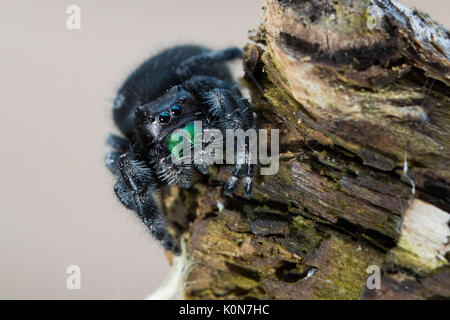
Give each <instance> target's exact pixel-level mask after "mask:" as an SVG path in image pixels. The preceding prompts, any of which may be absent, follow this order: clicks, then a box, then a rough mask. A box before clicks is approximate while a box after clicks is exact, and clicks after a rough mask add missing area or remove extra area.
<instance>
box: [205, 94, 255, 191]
mask: <svg viewBox="0 0 450 320" xmlns="http://www.w3.org/2000/svg"><path fill="white" fill-rule="evenodd" d="M205 98H206V99H207V102H208V104H209V106H210V113H211V115H212V116H213V117H215V118H216V119H218V124H219V127H220V129H221V130H222V132H223V133H224V134H225V135H226V136H227V131H228V130H231V131H232V132H234V133H236V134H237V133H238V131H237V130H239V129H240V130H241V132H240V133H241V134H243V135H244V136H243V137H241V138H242V140H241V143H243V145H244V150H237V155H236V154H235V155H234V156H235V157H234V161H235V162H234V163H235V166H234V169H233V171H232V176H231V177H230V178H229V179H228V181H227V182H226V183H225V186H224V190H225V194H227V195H230V194H232V193H234V192H235V190H236V187H237V184H238V182H239V179H240V178H241V177H243V178H242V188H243V193H244V196H245V197H247V198H249V197H250V196H251V192H252V186H253V174H254V171H255V163H254V161H252V160H253V159H252V154H254V153H252V152H251V149H253V150H255V148H256V140H252V139H250V137H249V141H248V142H247V141H245V139H246V137H247V135H246V134H244V133H247V130H249V129H254V121H253V113H252V109H251V106H250V103H249V102H248V101H247V100H246V99H245V98H243V97H242V95H241V93H240V92H239V90H238V89H237V88H236V87H235V86H232V87H230V88H228V89H225V88H215V89H213V90H211V91H209V92H208V93H207V94H206V95H205ZM255 134H256V131H255ZM250 136H251V135H250ZM232 139H233V141H232V142H231V145H232V146H233V151H234V143H235V141H234V135H233V137H232ZM253 144H254V145H253ZM228 145H229V144H228V142H227V146H228ZM237 147H238V148H239V143H238V144H237ZM242 151H243V152H242ZM254 160H256V159H254Z"/></svg>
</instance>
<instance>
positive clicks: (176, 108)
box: [170, 105, 181, 117]
mask: <svg viewBox="0 0 450 320" xmlns="http://www.w3.org/2000/svg"><path fill="white" fill-rule="evenodd" d="M170 111H171V113H172V114H173V115H174V116H176V117H177V116H179V115H180V114H181V107H180V106H179V105H174V106H172V109H171V110H170Z"/></svg>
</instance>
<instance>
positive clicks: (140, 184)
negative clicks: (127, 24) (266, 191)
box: [106, 46, 254, 254]
mask: <svg viewBox="0 0 450 320" xmlns="http://www.w3.org/2000/svg"><path fill="white" fill-rule="evenodd" d="M241 55H242V51H241V50H240V49H238V48H230V49H226V50H222V51H216V52H214V51H210V50H208V49H206V48H203V47H199V46H177V47H173V48H170V49H167V50H164V51H162V52H161V53H159V54H157V55H156V56H154V57H152V58H150V59H149V60H147V61H146V62H144V63H143V64H142V65H141V66H140V67H139V68H138V69H137V70H135V71H134V72H133V73H132V74H131V75H130V76H129V77H128V79H127V80H126V81H125V83H124V84H123V85H122V87H121V88H120V89H119V92H118V94H117V97H116V99H115V101H114V109H113V116H114V122H115V123H116V125H117V127H118V128H119V130H120V131H121V132H122V134H123V135H124V136H125V138H121V137H118V136H115V135H111V136H110V138H109V139H108V144H109V145H110V147H111V148H112V149H113V151H112V152H110V153H108V154H107V155H106V166H107V167H108V168H109V169H110V170H111V171H112V172H113V173H114V174H115V175H116V176H117V179H118V180H117V182H116V184H115V186H114V190H115V193H116V195H117V196H118V198H119V199H120V201H121V202H122V204H123V205H124V206H125V207H127V208H128V209H131V210H133V211H135V212H136V213H137V214H138V215H139V217H140V218H141V219H142V221H143V222H144V224H145V225H146V226H147V227H148V228H149V229H150V231H151V233H152V234H153V236H154V237H155V238H156V239H157V240H159V241H160V242H161V244H162V245H163V247H164V248H165V249H167V250H172V251H173V252H174V253H175V254H178V253H179V246H178V244H177V243H176V242H175V241H174V240H173V239H172V237H171V236H170V234H169V233H168V232H167V229H166V224H165V219H164V215H163V214H162V212H161V210H160V208H159V207H158V203H157V201H156V200H155V191H157V190H158V189H161V188H163V187H164V186H166V185H170V184H171V185H179V186H181V187H184V188H189V187H190V186H191V185H192V174H193V170H194V169H197V170H199V171H200V172H202V173H204V174H206V173H208V168H209V162H207V161H205V162H202V161H201V159H200V160H199V161H196V162H195V164H184V163H183V162H174V161H173V158H172V156H171V143H170V141H173V139H172V140H170V139H169V137H171V136H172V134H173V133H174V132H175V131H176V130H177V129H186V130H187V131H188V132H190V131H192V130H194V129H193V124H194V121H201V123H202V126H203V128H201V130H202V129H205V128H216V129H219V130H220V131H221V132H222V133H223V136H225V131H226V130H227V129H243V130H244V131H245V130H247V129H250V128H252V127H253V115H252V109H251V106H250V104H249V103H248V101H247V100H246V99H244V98H243V97H242V95H241V93H240V90H239V87H238V85H237V84H236V83H234V82H233V81H232V78H231V75H230V72H229V70H228V68H227V67H226V66H225V64H224V62H225V61H227V60H231V59H235V58H239V57H240V56H241ZM195 123H198V122H195ZM220 142H221V141H217V140H216V141H214V142H212V141H209V142H208V143H220ZM205 143H206V142H205ZM247 149H248V148H247ZM246 152H248V151H246ZM197 156H198V155H197ZM200 157H201V156H200ZM245 158H247V159H248V157H245ZM253 171H254V168H253V165H251V164H250V163H249V161H244V163H243V164H242V162H239V163H238V164H236V165H235V167H234V169H233V172H232V177H231V178H230V179H229V180H228V181H227V182H226V184H225V186H224V191H225V193H227V194H231V193H233V192H234V190H235V189H236V186H237V183H238V181H239V178H240V177H243V179H242V182H243V193H244V195H246V196H249V195H250V193H251V188H252V176H253Z"/></svg>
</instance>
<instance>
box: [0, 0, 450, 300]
mask: <svg viewBox="0 0 450 320" xmlns="http://www.w3.org/2000/svg"><path fill="white" fill-rule="evenodd" d="M401 2H402V3H404V4H406V5H407V6H417V7H419V8H421V9H423V10H425V11H427V12H428V13H429V14H430V15H431V16H432V17H434V18H435V19H437V20H439V21H440V22H442V23H443V24H444V25H446V26H449V25H450V23H449V20H450V15H449V12H450V1H448V0H408V1H407V0H403V1H401ZM71 4H76V5H78V6H79V7H80V8H81V29H80V30H72V31H71V30H68V29H67V28H66V20H67V18H68V16H69V15H68V14H67V13H66V9H67V7H68V6H69V5H71ZM262 5H263V4H262V1H261V0H226V1H223V0H190V1H180V0H164V1H154V0H151V1H150V0H147V1H143V0H142V1H138V0H133V1H125V0H122V1H118V0H114V1H113V0H96V1H92V0H78V1H61V0H53V1H50V0H47V1H44V0H36V1H12V0H9V1H4V0H0V87H1V91H0V98H1V99H0V101H1V107H0V139H1V141H0V143H1V144H0V146H1V150H2V151H1V157H0V164H1V166H0V170H1V172H0V178H1V183H0V299H20V298H25V299H37V298H39V299H51V298H59V299H132V298H134V299H140V298H143V297H144V296H145V295H147V294H148V293H151V292H152V291H153V290H154V289H155V288H156V287H157V286H158V285H159V284H160V283H161V281H162V279H163V278H164V276H165V275H166V273H167V272H168V270H169V268H170V266H169V264H168V262H167V259H166V257H165V255H164V252H163V250H162V249H161V248H160V247H159V246H158V245H157V244H156V243H155V242H154V241H153V240H152V239H151V237H150V236H149V235H148V233H147V232H146V230H145V229H144V228H143V227H142V226H141V225H140V223H139V222H138V220H137V219H136V218H135V217H134V214H132V212H130V211H128V210H126V209H124V208H123V207H122V206H121V205H120V204H119V202H118V201H117V200H116V199H115V196H114V194H113V191H112V186H113V183H114V178H113V177H112V175H111V174H109V172H108V171H107V170H106V169H105V168H104V166H103V156H104V153H105V152H106V150H107V148H106V147H105V145H104V141H105V138H106V136H107V134H108V133H109V132H111V131H113V123H112V120H111V111H110V109H111V104H112V100H113V99H114V94H115V92H116V90H117V88H118V87H119V85H120V84H121V82H122V81H123V80H124V78H125V77H126V76H127V75H128V74H129V73H130V72H131V71H132V70H133V68H134V67H136V66H138V65H139V64H140V63H141V62H142V61H143V60H144V59H145V58H147V57H149V56H150V55H152V54H153V53H155V52H157V51H158V50H160V49H162V48H164V47H167V46H169V45H172V44H179V43H188V42H194V43H200V44H204V45H207V46H211V47H212V48H215V49H221V48H225V47H228V46H243V45H244V44H245V43H246V36H247V30H248V29H251V28H254V27H256V26H257V25H258V21H259V15H260V13H261V7H262ZM238 67H239V65H238V64H237V65H236V66H235V68H236V69H238ZM69 265H78V266H80V268H81V290H68V289H67V287H66V279H67V277H68V274H66V268H67V267H68V266H69Z"/></svg>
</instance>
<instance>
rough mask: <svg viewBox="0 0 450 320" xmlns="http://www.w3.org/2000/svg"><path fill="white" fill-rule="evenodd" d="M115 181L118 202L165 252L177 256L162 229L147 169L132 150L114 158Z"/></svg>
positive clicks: (166, 232)
mask: <svg viewBox="0 0 450 320" xmlns="http://www.w3.org/2000/svg"><path fill="white" fill-rule="evenodd" d="M114 162H115V163H114V165H113V166H112V167H113V168H115V169H116V174H117V176H118V180H117V182H116V184H115V185H114V191H115V193H116V195H117V197H118V198H119V200H120V202H121V203H122V204H123V205H124V206H125V207H127V208H128V209H131V210H133V211H134V212H136V213H137V214H138V216H139V217H140V218H141V220H142V222H143V223H144V224H145V225H146V226H147V228H148V229H149V230H150V232H151V233H152V235H153V236H154V237H155V239H156V240H158V241H159V242H161V244H162V246H163V247H164V248H165V249H166V250H172V251H173V252H174V253H175V254H179V247H178V245H177V244H176V243H175V242H174V241H173V239H172V237H171V236H170V234H169V233H168V231H167V229H166V223H165V221H164V217H163V215H162V213H161V212H160V210H159V207H158V204H157V202H156V200H155V198H154V196H153V193H154V191H155V189H156V183H155V182H154V177H153V174H152V172H151V170H150V169H149V168H148V167H147V166H146V165H145V163H144V162H140V161H137V160H136V157H135V155H134V154H133V152H132V151H129V152H127V153H125V154H122V155H120V156H118V157H116V158H115V159H114Z"/></svg>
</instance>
